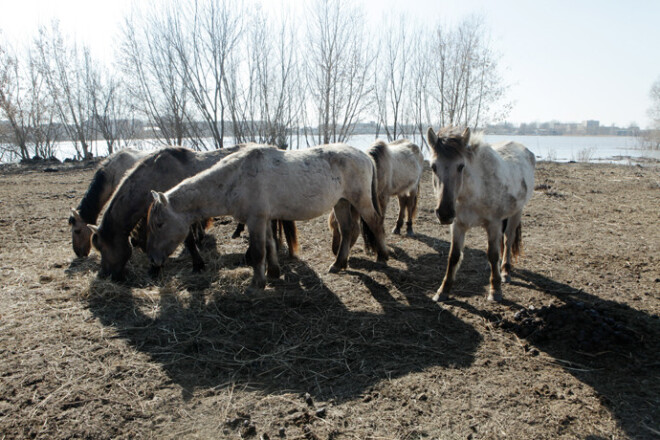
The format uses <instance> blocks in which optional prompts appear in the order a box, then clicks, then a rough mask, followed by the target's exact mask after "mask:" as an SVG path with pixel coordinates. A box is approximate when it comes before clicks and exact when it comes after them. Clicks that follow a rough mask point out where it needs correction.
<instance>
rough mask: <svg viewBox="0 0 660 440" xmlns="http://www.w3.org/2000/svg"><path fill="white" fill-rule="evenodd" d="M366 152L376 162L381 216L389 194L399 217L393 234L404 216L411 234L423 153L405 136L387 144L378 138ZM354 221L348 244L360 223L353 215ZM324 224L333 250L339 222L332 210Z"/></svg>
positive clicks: (384, 210) (407, 230)
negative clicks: (395, 197) (397, 205)
mask: <svg viewBox="0 0 660 440" xmlns="http://www.w3.org/2000/svg"><path fill="white" fill-rule="evenodd" d="M368 153H369V156H371V158H372V159H373V161H374V163H375V164H376V172H377V174H378V202H379V203H380V209H381V211H382V214H383V218H384V217H385V212H386V211H387V205H388V203H389V200H390V198H391V197H393V196H397V198H398V199H399V217H398V219H397V221H396V226H395V227H394V229H393V230H392V233H393V234H400V233H401V227H402V226H403V221H404V218H405V217H406V215H407V217H408V221H407V222H406V233H407V235H408V236H412V235H413V234H414V232H413V220H414V218H415V215H416V214H417V201H418V199H419V182H420V180H421V178H422V172H423V170H424V156H422V153H421V151H420V150H419V147H418V146H417V145H415V144H414V143H412V142H410V141H409V140H407V139H399V140H396V141H394V142H392V143H390V144H387V143H386V142H384V141H381V140H378V141H376V142H374V144H373V145H372V146H371V148H370V149H369V151H368ZM353 218H354V220H355V221H354V224H353V228H352V230H351V246H352V245H353V244H355V241H356V240H357V237H358V235H359V231H360V227H359V223H358V218H357V216H353ZM328 225H329V227H330V231H331V232H332V252H333V253H334V254H337V251H338V249H339V242H340V238H341V237H340V233H339V225H338V223H337V219H336V218H335V217H334V214H333V213H330V217H329V218H328Z"/></svg>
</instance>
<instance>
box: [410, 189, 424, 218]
mask: <svg viewBox="0 0 660 440" xmlns="http://www.w3.org/2000/svg"><path fill="white" fill-rule="evenodd" d="M420 186H421V181H420V182H417V188H415V197H414V198H413V200H412V209H411V210H410V218H409V219H408V221H411V222H412V220H413V219H414V218H415V217H417V205H418V202H419V188H420Z"/></svg>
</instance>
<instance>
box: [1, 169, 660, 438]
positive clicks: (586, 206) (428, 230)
mask: <svg viewBox="0 0 660 440" xmlns="http://www.w3.org/2000/svg"><path fill="white" fill-rule="evenodd" d="M50 168H51V169H50V170H49V172H45V171H44V169H43V168H40V167H31V168H20V169H17V168H5V169H3V170H2V171H1V172H0V286H1V287H0V289H1V290H0V438H39V439H59V438H90V439H105V438H131V439H132V438H156V439H161V438H235V439H238V438H254V439H279V438H282V439H296V438H297V439H427V438H428V439H432V438H438V439H478V438H479V439H482V438H498V439H499V438H514V439H532V438H534V439H555V438H580V439H591V440H596V439H622V438H635V439H645V438H658V437H660V319H659V318H658V314H659V313H660V226H659V221H660V167H658V165H657V164H645V165H644V166H641V167H640V166H616V165H594V164H555V163H539V164H538V167H537V172H536V191H535V193H534V197H533V198H532V200H531V202H530V204H529V206H528V209H527V210H526V212H525V215H524V217H523V245H524V250H525V254H524V256H523V257H522V258H521V259H520V260H519V261H518V263H517V266H516V268H515V272H514V278H513V283H512V284H510V285H506V286H505V287H504V302H502V303H501V304H491V303H488V302H487V301H486V300H485V294H486V288H487V283H488V269H487V260H486V255H485V246H486V240H485V234H484V232H483V231H481V230H473V231H471V232H470V233H469V234H468V239H467V246H466V252H465V257H464V261H463V265H462V267H461V269H460V271H459V274H458V278H457V282H456V285H455V292H454V294H455V296H454V299H453V300H452V301H449V302H447V303H443V304H437V303H434V302H432V301H431V297H432V296H433V293H434V292H435V290H436V289H437V288H438V287H439V285H440V282H441V281H442V277H443V275H444V272H443V271H444V269H445V267H446V258H447V252H448V248H449V244H448V239H449V229H448V228H447V227H445V226H441V225H440V224H439V223H438V221H437V220H436V219H435V218H434V216H433V214H432V207H433V203H434V201H433V195H432V187H431V177H430V174H429V172H428V171H427V172H426V174H425V176H424V179H423V187H422V199H421V209H420V212H419V219H418V221H417V226H416V231H417V235H416V236H415V237H414V238H405V237H399V236H392V235H389V236H388V242H389V244H390V245H391V247H392V248H393V250H394V254H393V256H392V258H391V259H390V262H389V264H388V266H387V267H383V266H380V265H378V264H376V263H375V261H374V258H373V257H372V256H370V255H367V254H365V253H364V251H363V250H362V242H361V240H360V241H359V242H358V244H357V245H356V248H355V249H354V250H353V252H352V254H351V258H350V260H349V269H348V270H347V271H346V272H344V273H341V274H339V275H332V274H328V273H327V269H328V267H329V265H330V263H331V251H330V236H329V234H328V232H327V227H326V222H325V219H324V218H319V219H317V220H314V221H310V222H304V223H300V224H299V228H300V229H299V235H300V240H301V243H302V251H301V258H300V259H299V260H291V259H289V258H288V257H287V256H286V251H285V250H282V251H281V252H280V257H281V263H282V268H283V277H282V278H281V279H279V280H274V281H272V282H271V283H270V284H269V286H268V288H267V289H266V290H265V291H264V292H263V293H261V294H255V295H251V296H246V295H245V294H244V293H243V292H244V289H245V288H246V286H247V285H248V284H249V281H250V277H251V271H250V270H249V269H247V268H246V267H245V266H244V264H243V253H244V252H245V250H246V248H247V239H246V238H240V239H237V240H230V239H229V237H230V235H231V233H232V231H233V228H234V223H233V222H232V221H230V219H217V220H216V222H215V225H214V227H213V228H212V229H211V230H210V234H211V236H210V237H209V239H208V241H207V243H206V247H205V249H204V251H203V255H204V257H205V259H206V261H207V270H206V271H205V272H204V273H202V274H192V273H191V270H190V269H191V264H190V258H189V256H188V255H187V254H186V253H185V252H183V253H182V254H181V255H178V256H176V257H175V258H173V259H172V260H171V261H170V262H169V263H168V264H167V267H166V269H165V271H164V273H163V274H162V276H161V277H160V278H158V279H152V278H150V277H149V275H148V274H147V270H148V267H147V261H146V258H145V256H144V255H143V254H141V253H139V252H135V253H134V255H133V258H132V260H131V262H130V263H129V267H128V269H129V276H128V280H127V282H126V283H125V284H115V283H112V282H109V281H105V280H99V279H97V278H96V272H97V270H98V263H99V256H98V254H96V253H93V254H92V255H91V256H90V257H89V258H82V259H76V258H75V256H74V254H73V251H72V249H71V243H70V241H71V239H70V235H69V229H68V225H67V217H68V215H69V207H71V206H76V205H77V203H78V202H79V200H80V198H81V197H82V195H83V194H84V192H85V190H86V187H87V185H88V184H89V182H90V179H91V177H92V173H93V168H91V167H90V168H77V169H76V168H72V169H69V168H65V167H64V166H54V167H50ZM396 211H397V207H396V202H395V201H393V202H392V204H390V207H389V210H388V219H387V224H388V229H391V227H392V226H393V223H394V215H395V213H396Z"/></svg>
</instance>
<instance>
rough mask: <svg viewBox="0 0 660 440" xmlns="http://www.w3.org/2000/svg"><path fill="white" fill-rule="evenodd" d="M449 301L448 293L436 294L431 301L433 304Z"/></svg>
mask: <svg viewBox="0 0 660 440" xmlns="http://www.w3.org/2000/svg"><path fill="white" fill-rule="evenodd" d="M448 300H449V294H448V293H436V294H435V295H434V296H433V301H435V302H444V301H448Z"/></svg>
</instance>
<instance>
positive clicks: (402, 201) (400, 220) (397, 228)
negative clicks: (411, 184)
mask: <svg viewBox="0 0 660 440" xmlns="http://www.w3.org/2000/svg"><path fill="white" fill-rule="evenodd" d="M397 198H398V199H399V218H397V219H396V226H395V227H394V229H392V234H397V235H399V234H400V233H401V226H403V217H404V215H405V210H406V206H407V205H408V203H407V201H406V196H397Z"/></svg>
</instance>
